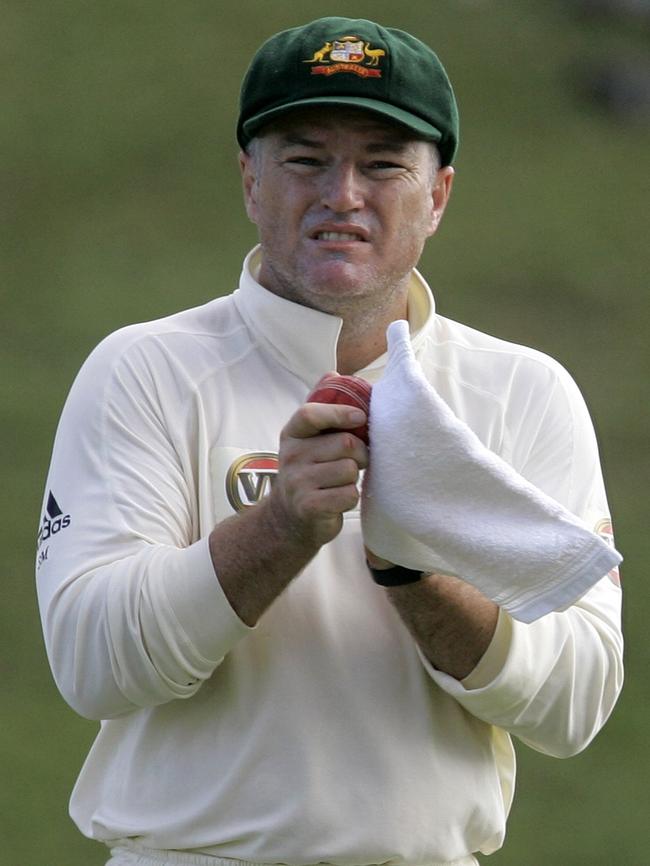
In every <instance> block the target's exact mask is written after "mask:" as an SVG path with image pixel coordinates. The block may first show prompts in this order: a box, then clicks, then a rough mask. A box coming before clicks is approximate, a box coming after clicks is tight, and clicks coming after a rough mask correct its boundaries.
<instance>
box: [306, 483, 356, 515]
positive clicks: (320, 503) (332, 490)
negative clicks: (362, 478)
mask: <svg viewBox="0 0 650 866" xmlns="http://www.w3.org/2000/svg"><path fill="white" fill-rule="evenodd" d="M298 500H299V501H298V502H297V508H298V512H299V514H300V515H301V517H302V518H306V519H308V520H317V519H319V518H323V517H328V516H331V517H333V516H336V515H337V514H342V513H343V512H344V511H352V509H353V508H356V506H357V505H358V503H359V489H358V487H357V486H356V484H347V485H345V486H343V487H327V488H318V489H315V490H313V489H312V490H307V491H304V493H303V495H302V496H300V497H298Z"/></svg>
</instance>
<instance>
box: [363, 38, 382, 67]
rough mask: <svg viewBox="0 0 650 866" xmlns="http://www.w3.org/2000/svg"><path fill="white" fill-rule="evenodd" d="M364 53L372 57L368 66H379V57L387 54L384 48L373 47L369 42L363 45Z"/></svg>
mask: <svg viewBox="0 0 650 866" xmlns="http://www.w3.org/2000/svg"><path fill="white" fill-rule="evenodd" d="M363 53H364V54H365V55H366V57H369V58H370V63H369V64H368V66H379V58H380V57H385V56H386V52H385V51H384V49H383V48H371V47H370V43H369V42H366V44H365V45H364V46H363Z"/></svg>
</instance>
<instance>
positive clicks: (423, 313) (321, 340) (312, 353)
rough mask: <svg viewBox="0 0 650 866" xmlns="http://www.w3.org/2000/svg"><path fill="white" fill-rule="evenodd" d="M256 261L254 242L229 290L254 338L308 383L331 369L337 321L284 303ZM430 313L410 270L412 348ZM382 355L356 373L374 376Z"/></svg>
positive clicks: (424, 288) (422, 285)
mask: <svg viewBox="0 0 650 866" xmlns="http://www.w3.org/2000/svg"><path fill="white" fill-rule="evenodd" d="M261 261H262V251H261V247H260V246H256V247H255V248H254V249H253V250H251V252H250V253H249V254H248V255H247V256H246V258H245V260H244V264H243V267H242V273H241V277H240V280H239V289H238V290H237V291H236V292H235V293H234V300H235V303H236V304H237V308H238V310H239V312H240V313H241V315H242V317H243V319H244V320H245V322H246V324H247V325H248V327H249V328H251V330H252V331H253V333H254V334H255V336H256V338H257V339H258V340H262V341H263V342H264V344H265V345H266V347H267V348H268V349H269V350H270V351H271V352H272V354H273V355H274V356H275V357H276V358H277V359H278V361H279V362H280V363H281V364H282V365H283V366H284V367H286V368H287V369H289V370H291V371H292V372H293V373H295V374H296V375H298V376H299V377H300V378H301V379H303V380H304V381H305V383H306V384H307V385H308V386H311V385H313V384H314V382H316V381H318V379H319V378H320V377H321V376H322V375H323V373H326V372H327V371H329V370H336V347H337V343H338V339H339V334H340V333H341V327H342V325H343V320H342V319H341V318H339V317H338V316H332V315H330V314H329V313H322V312H320V311H319V310H313V309H311V307H305V306H303V305H302V304H297V303H294V302H293V301H288V300H286V299H285V298H281V297H280V296H279V295H275V294H273V292H270V291H268V289H265V288H264V287H263V286H262V285H260V283H259V282H258V281H257V275H258V274H259V269H260V265H261ZM434 315H435V302H434V299H433V295H432V294H431V290H430V288H429V286H428V285H427V283H426V282H425V280H424V278H423V277H422V276H421V274H420V273H419V272H418V271H417V270H415V269H414V270H413V272H412V275H411V280H410V285H409V294H408V321H409V329H410V332H411V341H412V343H413V347H414V349H415V350H416V351H417V348H418V346H419V344H420V343H421V342H422V340H423V339H424V332H425V330H426V325H427V324H428V323H429V322H430V321H431V320H432V319H433V317H434ZM385 364H386V354H385V353H384V354H382V355H381V356H380V357H378V358H376V359H375V360H374V361H372V362H371V363H370V364H368V366H367V367H364V369H363V370H359V371H358V374H359V375H362V376H364V378H366V379H368V380H369V381H374V380H376V379H378V378H379V375H380V373H381V371H382V370H383V368H384V366H385Z"/></svg>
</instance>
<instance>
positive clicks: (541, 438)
mask: <svg viewBox="0 0 650 866" xmlns="http://www.w3.org/2000/svg"><path fill="white" fill-rule="evenodd" d="M551 371H552V375H553V378H552V380H551V381H550V382H549V380H548V379H546V381H539V376H537V382H535V381H534V380H532V379H531V378H530V373H527V376H526V379H525V380H524V378H522V377H520V381H519V382H517V379H516V377H515V378H514V379H513V383H512V388H511V392H510V395H509V396H510V399H509V401H508V407H509V412H508V413H506V424H505V430H506V433H505V434H504V436H503V441H504V442H505V443H506V444H505V446H504V447H505V448H506V450H507V455H508V459H510V461H511V462H512V464H513V465H514V466H515V468H516V469H517V470H518V471H519V472H521V474H522V475H523V476H525V477H526V478H527V479H528V480H529V481H530V482H531V483H533V484H536V485H537V486H539V487H540V489H542V490H543V491H544V492H545V493H547V494H548V495H550V496H553V497H554V498H555V499H557V501H559V502H561V503H562V504H563V505H564V506H565V507H566V508H568V509H569V510H570V511H571V512H572V513H574V514H575V515H576V516H578V517H579V518H580V519H581V520H583V521H584V522H585V524H586V525H587V526H588V527H589V528H590V529H592V530H593V531H595V532H599V533H601V535H602V537H603V538H605V539H609V540H612V542H613V537H612V535H611V522H610V520H609V511H608V506H607V502H606V497H605V491H604V484H603V478H602V472H601V468H600V460H599V456H598V448H597V443H596V437H595V434H594V430H593V426H592V423H591V420H590V418H589V414H588V411H587V408H586V406H585V404H584V400H583V399H582V397H581V395H580V393H579V391H578V389H577V387H576V385H575V383H574V382H573V380H572V379H571V378H570V377H569V376H568V374H567V373H566V372H565V371H564V370H562V369H561V368H559V367H558V366H557V365H553V366H552V368H551ZM545 378H546V377H545ZM423 662H424V663H425V665H426V666H427V668H428V670H429V672H430V674H431V676H432V677H433V678H434V680H435V681H436V682H437V683H438V684H439V685H440V686H441V687H442V688H443V689H444V690H445V691H446V692H447V693H449V694H451V695H453V697H454V698H455V699H456V700H457V701H458V702H459V703H460V704H461V705H462V706H463V707H465V708H466V709H467V710H468V711H469V712H471V713H472V714H473V715H474V716H476V717H477V718H480V719H482V720H483V721H486V722H488V723H490V724H493V725H496V726H498V727H500V728H503V729H505V730H506V731H508V732H509V733H511V734H514V735H516V736H517V737H518V738H519V739H521V740H522V741H524V742H526V743H527V744H528V745H530V746H531V747H533V748H535V749H537V750H538V751H541V752H545V753H547V754H551V755H556V756H559V757H564V756H568V755H571V754H575V753H576V752H578V751H580V750H581V749H583V748H585V747H586V746H587V745H588V743H589V742H590V741H591V740H592V739H593V737H594V736H595V735H596V734H597V733H598V731H599V730H600V728H601V727H602V725H603V724H604V723H605V721H606V720H607V718H608V717H609V715H610V713H611V711H612V709H613V707H614V704H615V702H616V700H617V698H618V695H619V693H620V690H621V687H622V683H623V637H622V633H621V589H620V583H619V580H618V573H617V571H616V570H615V571H614V572H612V573H611V574H610V575H608V576H607V577H604V578H603V579H602V580H601V581H599V582H598V583H597V584H596V585H595V586H594V587H593V588H592V589H591V590H589V592H587V593H586V594H585V595H584V596H583V597H582V598H581V599H580V600H579V601H578V602H577V603H575V604H574V605H572V606H571V607H570V608H568V609H567V610H566V611H562V612H557V613H551V614H548V615H547V616H544V617H542V618H540V619H539V620H537V621H536V622H534V623H530V624H525V623H521V622H517V621H516V620H514V619H512V618H511V617H510V616H508V615H507V614H506V613H504V612H503V611H502V612H501V614H500V618H499V624H498V627H497V632H496V634H495V636H494V638H493V640H492V643H491V645H490V647H489V648H488V650H487V652H486V654H485V656H484V657H483V659H482V660H481V662H479V665H478V666H477V668H476V669H475V670H474V671H473V672H472V673H471V674H470V675H469V677H467V678H466V679H465V680H464V681H463V682H462V683H459V682H458V681H456V680H454V679H452V678H451V677H448V676H446V675H445V674H442V673H440V672H439V671H436V670H434V669H433V668H432V667H431V666H430V665H429V664H428V663H427V662H426V661H425V660H424V659H423Z"/></svg>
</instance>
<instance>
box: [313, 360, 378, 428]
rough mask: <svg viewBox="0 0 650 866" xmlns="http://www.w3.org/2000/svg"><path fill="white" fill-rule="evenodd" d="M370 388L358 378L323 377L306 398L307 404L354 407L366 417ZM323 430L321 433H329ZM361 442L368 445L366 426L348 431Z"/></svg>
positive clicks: (368, 408)
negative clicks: (340, 404)
mask: <svg viewBox="0 0 650 866" xmlns="http://www.w3.org/2000/svg"><path fill="white" fill-rule="evenodd" d="M371 392H372V387H371V386H370V385H369V384H368V382H366V380H365V379H361V378H359V376H332V375H329V376H324V377H323V378H322V379H321V380H320V382H319V383H318V384H317V385H316V387H315V388H314V390H313V391H312V392H311V394H310V395H309V396H308V397H307V402H308V403H342V404H344V405H346V406H356V407H357V408H358V409H362V410H363V411H364V412H365V413H366V416H368V415H369V414H370V395H371ZM331 432H332V431H331V430H323V433H331ZM350 432H351V433H354V435H355V436H358V437H359V439H361V440H362V441H363V442H365V443H366V445H367V444H368V424H367V422H366V423H365V424H364V425H363V426H361V427H355V428H353V429H351V430H350Z"/></svg>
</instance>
